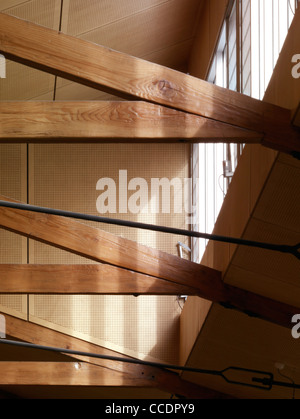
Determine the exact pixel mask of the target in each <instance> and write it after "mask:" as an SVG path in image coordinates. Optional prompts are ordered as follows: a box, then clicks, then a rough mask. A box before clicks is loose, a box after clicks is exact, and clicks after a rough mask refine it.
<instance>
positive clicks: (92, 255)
mask: <svg viewBox="0 0 300 419" xmlns="http://www.w3.org/2000/svg"><path fill="white" fill-rule="evenodd" d="M0 198H3V197H2V196H0ZM0 200H8V199H7V198H6V199H0ZM0 226H1V227H2V228H4V229H6V230H9V231H13V232H15V233H18V234H21V235H23V236H25V237H28V238H32V239H35V240H38V241H41V242H44V243H47V244H50V245H52V246H55V247H58V248H61V249H64V250H67V251H69V252H72V253H75V254H78V255H80V256H84V257H86V258H88V259H91V260H94V261H97V262H105V263H108V264H110V265H114V266H117V267H121V268H125V269H129V270H132V271H135V272H139V273H141V274H145V275H150V276H154V277H157V278H161V279H163V280H167V281H170V282H172V283H175V284H181V285H184V286H187V287H191V288H194V289H196V290H197V295H198V296H200V297H202V298H204V299H206V300H209V301H213V302H216V303H220V304H222V305H224V306H225V307H228V308H231V309H237V310H239V311H242V312H244V313H247V314H249V315H251V316H254V317H258V318H260V319H264V320H267V321H270V322H273V323H275V324H278V325H281V326H284V327H287V328H290V324H291V318H292V317H293V315H294V314H297V313H298V312H299V308H297V307H291V306H289V305H286V304H282V303H280V302H277V301H273V300H270V299H268V298H265V297H263V296H259V295H257V294H253V293H251V292H248V291H245V290H242V289H240V288H237V287H232V286H229V285H226V284H224V282H223V281H222V272H219V271H217V270H215V269H211V268H208V267H206V266H204V265H200V264H197V263H194V262H190V261H189V260H186V259H181V258H179V257H176V256H174V255H170V254H167V253H164V252H161V251H159V250H156V249H151V248H149V247H147V246H144V245H141V244H139V243H136V242H133V241H131V240H128V239H124V238H122V237H117V236H115V235H113V234H110V233H107V232H104V231H101V230H99V229H97V228H94V227H90V226H87V225H85V224H82V223H80V222H78V221H74V220H72V219H68V218H65V217H62V216H57V215H52V214H40V213H39V214H37V213H35V212H31V211H24V210H18V209H12V208H8V207H0ZM137 292H138V291H137Z"/></svg>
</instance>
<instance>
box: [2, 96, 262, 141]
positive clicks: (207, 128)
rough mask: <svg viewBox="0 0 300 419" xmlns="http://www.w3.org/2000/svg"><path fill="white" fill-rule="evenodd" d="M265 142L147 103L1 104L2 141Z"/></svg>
mask: <svg viewBox="0 0 300 419" xmlns="http://www.w3.org/2000/svg"><path fill="white" fill-rule="evenodd" d="M262 138H263V134H262V133H258V132H255V131H249V130H246V129H241V128H238V127H235V126H232V125H229V124H224V123H222V122H218V121H213V120H209V119H207V118H203V117H201V116H197V115H192V114H186V113H184V112H180V111H177V110H175V109H170V108H166V107H164V106H159V105H154V104H152V103H148V102H143V101H132V102H123V101H116V102H105V101H99V102H95V101H84V102H80V101H76V102H48V101H42V102H1V103H0V142H9V143H12V142H17V143H50V142H51V143H62V142H65V143H78V142H89V143H91V142H98V143H100V142H101V143H105V142H110V143H112V142H127V143H128V142H141V141H142V142H151V143H154V142H164V143H166V142H170V143H174V142H183V141H185V142H194V143H200V142H206V143H208V142H214V143H216V142H231V143H232V142H235V143H260V141H261V140H262Z"/></svg>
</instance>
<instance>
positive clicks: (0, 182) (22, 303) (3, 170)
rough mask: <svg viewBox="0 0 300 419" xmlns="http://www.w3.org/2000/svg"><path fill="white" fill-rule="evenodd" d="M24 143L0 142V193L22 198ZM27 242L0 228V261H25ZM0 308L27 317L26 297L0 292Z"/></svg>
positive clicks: (24, 195)
mask: <svg viewBox="0 0 300 419" xmlns="http://www.w3.org/2000/svg"><path fill="white" fill-rule="evenodd" d="M26 175H27V168H26V146H24V145H18V144H12V145H7V144H1V145H0V194H1V195H4V196H7V197H11V198H14V199H18V200H26V191H27V186H26ZM26 261H27V244H26V239H25V238H22V237H21V236H19V235H17V234H14V233H11V232H9V231H5V230H2V229H0V263H26ZM0 310H1V311H3V312H6V313H9V314H12V315H15V316H18V317H22V318H26V317H27V297H26V296H22V295H0Z"/></svg>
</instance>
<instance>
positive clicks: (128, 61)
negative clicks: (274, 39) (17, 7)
mask: <svg viewBox="0 0 300 419" xmlns="http://www.w3.org/2000/svg"><path fill="white" fill-rule="evenodd" d="M0 52H2V53H3V54H4V55H5V56H6V57H7V58H9V59H12V60H15V61H18V62H21V63H23V64H26V65H30V66H32V67H35V68H38V69H40V70H43V71H47V72H49V73H52V74H55V75H57V76H61V77H64V78H66V79H69V80H72V81H75V82H78V83H82V84H85V85H87V86H90V87H93V88H96V89H100V90H106V91H107V90H108V91H110V92H113V93H114V94H115V93H116V92H117V93H119V94H120V95H125V96H126V97H128V95H129V96H130V97H137V98H139V99H143V100H146V101H150V102H154V103H157V104H160V105H165V106H168V107H171V108H174V109H178V110H182V111H185V112H189V113H193V114H196V115H200V116H203V117H205V118H209V119H213V120H216V121H220V122H224V123H227V124H230V125H234V126H238V127H240V128H244V129H248V130H252V131H256V132H263V133H264V139H263V141H262V144H264V145H266V146H268V147H271V148H275V149H277V150H280V151H284V152H289V153H290V152H291V151H298V152H299V151H300V134H299V131H298V130H296V129H295V128H293V127H292V125H291V111H290V110H288V109H284V108H281V107H279V106H275V105H271V104H268V103H265V102H262V101H259V100H256V99H253V98H251V97H248V96H246V95H242V94H239V93H236V92H233V91H230V90H228V89H224V88H221V87H218V86H215V85H212V84H210V83H208V82H205V81H203V80H200V79H198V78H195V77H192V76H190V75H187V74H183V73H180V72H178V71H175V70H172V69H169V68H166V67H163V66H160V65H158V64H154V63H150V62H148V61H145V60H142V59H139V58H135V57H132V56H129V55H126V54H124V53H120V52H117V51H113V50H111V49H109V48H105V47H103V46H100V45H96V44H94V43H92V42H88V41H85V40H82V39H79V38H76V37H72V36H69V35H65V34H63V33H60V32H57V31H55V30H51V29H48V28H45V27H42V26H39V25H36V24H33V23H30V22H26V21H23V20H21V19H18V18H15V17H12V16H9V15H6V14H4V13H0Z"/></svg>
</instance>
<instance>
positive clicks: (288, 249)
mask: <svg viewBox="0 0 300 419" xmlns="http://www.w3.org/2000/svg"><path fill="white" fill-rule="evenodd" d="M1 206H2V207H8V208H13V209H19V210H25V211H33V212H39V213H44V214H51V215H58V216H62V217H68V218H75V219H80V220H85V221H95V222H100V223H104V224H113V225H119V226H123V227H130V228H138V229H143V230H151V231H158V232H162V233H170V234H175V235H181V236H186V237H196V238H202V239H206V240H212V241H219V242H224V243H232V244H237V245H242V246H249V247H256V248H261V249H266V250H271V251H276V252H281V253H288V254H291V255H293V256H295V257H296V258H297V259H299V260H300V243H298V244H297V245H294V246H290V245H285V244H271V243H263V242H258V241H252V240H245V239H238V238H233V237H226V236H221V235H217V234H208V233H200V232H197V231H191V230H184V229H178V228H172V227H164V226H157V225H153V224H145V223H140V222H136V221H127V220H119V219H114V218H110V217H102V216H97V215H88V214H82V213H78V212H72V211H64V210H57V209H52V208H46V207H39V206H36V205H29V204H21V203H16V202H9V201H1V200H0V207H1Z"/></svg>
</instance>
